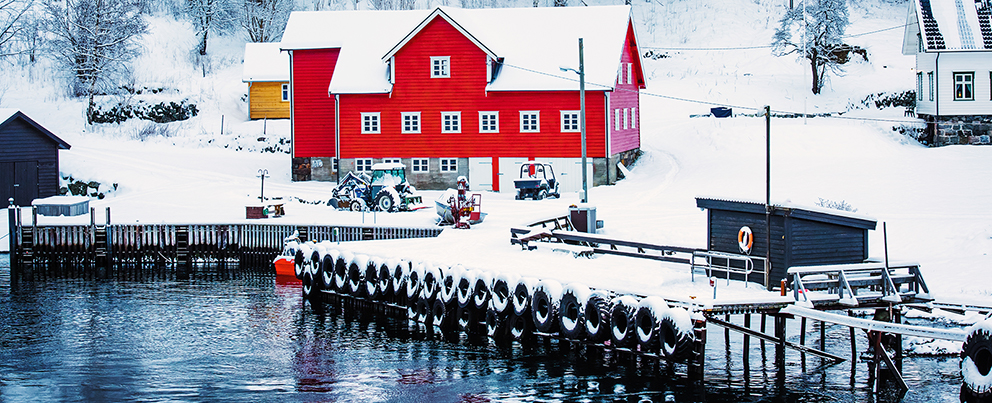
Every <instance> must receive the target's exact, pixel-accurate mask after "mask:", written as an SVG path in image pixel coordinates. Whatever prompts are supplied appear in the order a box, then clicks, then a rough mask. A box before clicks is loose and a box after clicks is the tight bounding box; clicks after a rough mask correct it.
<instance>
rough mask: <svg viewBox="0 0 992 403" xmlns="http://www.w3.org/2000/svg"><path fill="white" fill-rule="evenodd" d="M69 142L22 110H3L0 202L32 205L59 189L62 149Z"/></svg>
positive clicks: (66, 147) (1, 118) (1, 123)
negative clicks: (60, 152) (10, 199)
mask: <svg viewBox="0 0 992 403" xmlns="http://www.w3.org/2000/svg"><path fill="white" fill-rule="evenodd" d="M68 149H69V144H68V143H66V142H65V141H63V140H62V139H60V138H58V136H56V135H55V134H54V133H52V132H51V131H49V130H48V129H46V128H44V127H42V126H41V125H39V124H38V123H37V122H35V121H34V120H31V118H29V117H27V115H25V114H24V113H22V112H21V111H18V110H16V109H0V201H2V202H3V206H4V207H6V206H7V200H8V199H9V198H11V197H13V198H14V203H15V204H17V205H19V206H29V205H31V201H32V200H34V199H37V198H39V197H48V196H54V195H56V194H57V193H58V191H59V150H68Z"/></svg>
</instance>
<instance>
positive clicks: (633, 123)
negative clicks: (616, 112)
mask: <svg viewBox="0 0 992 403" xmlns="http://www.w3.org/2000/svg"><path fill="white" fill-rule="evenodd" d="M630 128H631V129H636V128H637V107H633V108H630Z"/></svg>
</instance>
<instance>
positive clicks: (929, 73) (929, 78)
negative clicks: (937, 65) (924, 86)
mask: <svg viewBox="0 0 992 403" xmlns="http://www.w3.org/2000/svg"><path fill="white" fill-rule="evenodd" d="M927 81H929V82H930V92H929V94H928V96H929V97H930V100H931V101H933V72H932V71H928V72H927Z"/></svg>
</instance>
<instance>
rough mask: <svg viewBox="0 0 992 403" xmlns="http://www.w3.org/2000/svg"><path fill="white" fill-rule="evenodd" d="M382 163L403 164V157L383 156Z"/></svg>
mask: <svg viewBox="0 0 992 403" xmlns="http://www.w3.org/2000/svg"><path fill="white" fill-rule="evenodd" d="M382 163H384V164H402V163H403V159H402V158H383V159H382Z"/></svg>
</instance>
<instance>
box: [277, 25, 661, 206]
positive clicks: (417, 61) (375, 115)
mask: <svg viewBox="0 0 992 403" xmlns="http://www.w3.org/2000/svg"><path fill="white" fill-rule="evenodd" d="M603 9H606V10H603ZM555 11H558V10H554V9H492V10H462V9H448V8H438V9H435V10H432V11H427V10H420V11H404V12H377V11H352V12H321V13H294V15H293V18H291V19H290V22H289V25H288V26H287V31H286V34H285V35H284V38H283V48H284V49H285V50H288V51H289V52H290V55H291V73H292V74H291V91H292V111H293V116H292V131H293V132H292V135H293V138H292V142H293V164H294V179H295V180H308V179H316V180H334V179H335V178H337V177H338V175H339V174H343V173H344V172H347V171H349V170H357V171H362V170H366V169H368V168H370V167H371V165H372V164H373V163H377V162H393V161H396V160H399V162H402V163H404V164H405V165H406V166H407V171H408V177H409V178H410V179H411V181H412V182H413V183H414V184H415V185H416V186H418V187H421V188H427V189H430V188H447V187H450V186H451V184H452V183H454V180H455V178H456V177H457V176H461V175H464V176H468V177H469V178H470V181H471V182H472V183H473V188H474V189H489V190H497V191H498V190H507V189H506V188H507V184H508V183H512V182H507V181H508V180H509V181H512V179H513V178H515V177H516V175H517V172H518V171H517V170H518V169H519V164H520V163H521V162H522V161H526V160H533V159H539V160H548V161H551V162H552V164H553V165H554V168H555V170H556V171H557V172H558V173H559V176H560V177H562V179H563V180H562V184H563V189H562V190H563V191H566V192H568V191H575V190H577V189H579V188H581V177H580V175H581V173H580V172H581V162H580V161H581V141H580V137H581V136H580V124H579V110H580V106H579V91H578V87H579V85H578V76H577V75H575V74H574V73H572V72H562V71H561V70H558V69H557V68H554V67H551V68H548V67H547V66H546V65H549V64H551V63H552V62H553V63H557V64H558V65H562V64H573V65H574V67H573V68H577V67H578V66H577V64H578V60H577V59H578V57H577V54H578V38H579V37H582V36H576V35H584V34H586V32H577V33H573V34H571V35H569V34H568V33H566V34H564V35H563V36H565V37H564V38H555V41H549V42H552V43H551V44H550V45H551V46H555V43H560V44H561V46H558V48H559V49H556V50H557V51H549V52H546V53H547V56H546V58H548V59H556V60H544V59H543V58H544V56H542V50H541V49H540V47H541V46H542V45H541V43H540V42H542V41H538V40H532V39H533V37H532V38H530V39H528V38H523V40H517V39H513V38H506V37H504V36H502V35H501V33H500V32H501V31H502V30H493V29H487V28H490V27H493V26H495V27H499V26H503V27H504V28H505V27H506V26H526V25H527V24H528V22H527V21H526V20H527V19H539V20H546V21H547V20H549V18H552V17H555V15H553V14H554V12H555ZM567 11H568V12H567V13H564V14H565V15H560V16H559V17H570V16H572V17H574V16H575V15H582V16H583V17H584V18H585V19H587V20H590V21H596V20H598V19H599V18H598V17H597V12H599V13H600V16H599V17H601V16H602V14H606V15H610V16H613V17H614V18H612V19H605V18H604V20H606V21H601V22H602V23H607V22H609V23H612V25H613V27H612V28H613V29H612V30H613V31H614V32H612V35H607V36H608V38H606V39H601V38H597V37H595V35H596V32H597V30H596V29H589V30H588V36H586V37H585V38H584V42H585V43H587V44H591V45H589V46H588V47H587V49H588V50H587V51H586V52H585V60H586V63H585V65H586V73H587V74H586V77H587V79H586V80H587V87H586V88H587V91H586V131H587V141H586V144H587V157H588V159H589V161H590V166H591V167H592V171H591V172H592V175H590V181H591V184H603V183H612V182H614V181H615V180H616V173H615V171H616V167H615V166H616V162H617V161H619V160H624V159H630V158H632V157H633V156H634V155H636V153H637V150H638V148H639V147H640V129H639V127H640V125H639V113H640V110H639V108H638V105H639V104H638V90H639V89H641V88H644V77H643V74H642V72H641V64H640V57H639V52H638V50H637V42H636V36H635V34H634V30H633V24H632V22H631V20H630V18H629V8H628V7H625V6H623V7H587V8H573V9H568V10H567ZM377 15H378V16H381V17H382V18H381V20H382V21H381V24H383V25H384V24H389V25H390V26H391V28H393V32H398V33H401V34H399V35H397V34H395V33H393V35H395V36H394V37H393V38H391V40H392V42H391V43H392V46H391V47H390V48H388V49H386V48H385V46H387V45H389V44H390V40H389V36H390V32H382V33H379V34H378V35H383V36H385V37H386V38H382V39H381V40H380V41H379V42H378V43H373V44H368V43H367V42H365V41H363V40H361V39H360V38H361V35H363V34H364V32H362V30H361V29H360V27H355V28H356V29H354V30H347V27H341V28H339V29H341V31H340V32H337V33H336V34H337V36H342V37H344V38H321V35H319V34H318V33H316V32H314V30H315V28H314V27H312V26H307V25H305V24H310V25H314V24H318V23H321V22H323V23H324V24H335V23H336V21H340V20H347V21H350V22H351V24H354V25H363V21H361V20H363V19H364V20H367V21H375V20H377V18H376V17H377ZM621 16H622V18H620V17H621ZM500 21H503V22H505V23H507V24H510V25H502V24H500ZM414 23H415V25H412V24H414ZM403 24H407V25H406V26H405V27H404V26H403ZM377 25H379V24H377ZM411 25H412V26H411ZM380 26H382V25H380ZM316 30H317V31H319V29H316ZM491 31H497V32H491ZM542 31H545V32H546V35H554V34H555V33H556V31H557V30H556V29H554V27H547V28H546V29H545V30H542ZM604 31H608V30H605V29H604ZM558 32H560V31H558ZM532 35H535V34H532ZM355 37H358V38H359V39H358V40H354V38H355ZM539 37H544V38H547V36H539ZM304 38H305V39H308V40H311V41H312V40H315V39H316V40H326V41H328V42H329V43H326V44H314V43H304V41H303V39H304ZM336 41H341V42H340V44H338V43H334V42H336ZM373 42H374V41H373ZM610 42H613V43H610ZM353 46H354V47H359V46H366V47H363V48H361V51H363V52H364V57H363V55H357V54H355V53H358V52H355V53H352V52H353V49H352V48H351V47H353ZM566 46H567V47H566ZM376 47H378V48H379V50H380V53H379V54H378V55H377V56H378V58H377V59H375V60H373V59H372V58H371V56H375V52H374V51H375V50H376V49H375V48H376ZM520 47H526V48H527V49H519V48H520ZM382 49H386V51H385V52H382ZM611 49H612V51H610V50H611ZM557 54H561V56H558V55H557ZM591 58H594V59H591ZM603 59H608V60H603ZM551 69H554V70H551ZM375 70H378V73H379V75H378V76H377V75H376V74H375V73H376V71H375ZM606 77H608V79H609V82H605V81H606ZM363 79H364V80H365V81H362V80H363ZM336 161H340V163H339V164H335V162H336ZM576 181H577V182H576ZM500 182H503V184H502V186H501V183H500ZM509 188H510V190H512V185H509Z"/></svg>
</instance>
